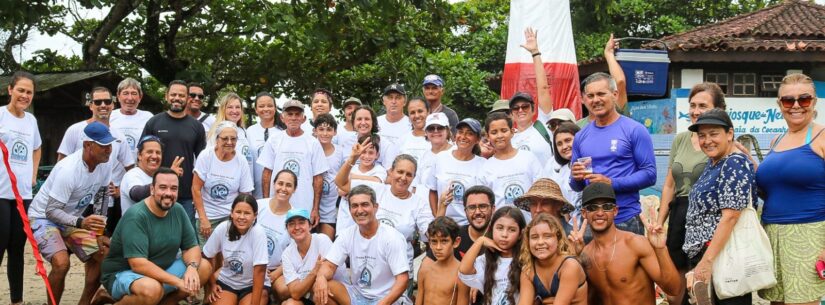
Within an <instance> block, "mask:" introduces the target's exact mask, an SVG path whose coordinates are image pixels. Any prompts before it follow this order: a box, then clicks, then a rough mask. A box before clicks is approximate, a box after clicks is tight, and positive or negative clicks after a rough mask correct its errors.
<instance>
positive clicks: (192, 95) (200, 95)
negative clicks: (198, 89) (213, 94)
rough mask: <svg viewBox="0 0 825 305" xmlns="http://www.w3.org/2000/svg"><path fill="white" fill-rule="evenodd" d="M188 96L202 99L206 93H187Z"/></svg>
mask: <svg viewBox="0 0 825 305" xmlns="http://www.w3.org/2000/svg"><path fill="white" fill-rule="evenodd" d="M189 97H191V98H196V99H199V100H203V99H204V98H206V95H203V94H195V93H189Z"/></svg>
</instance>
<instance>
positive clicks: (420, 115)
mask: <svg viewBox="0 0 825 305" xmlns="http://www.w3.org/2000/svg"><path fill="white" fill-rule="evenodd" d="M428 115H430V104H429V103H427V101H425V100H424V98H422V97H414V98H412V99H410V100H409V101H408V102H407V116H409V117H410V123H412V127H413V130H412V133H410V134H407V135H406V136H405V137H403V138H401V145H400V147H401V148H400V149H399V152H400V153H402V154H408V155H410V156H413V158H415V160H416V161H418V162H419V163H420V162H421V159H422V157H424V153H425V152H427V151H428V150H430V149H432V145H431V144H430V143H429V142H427V135H426V132H425V130H424V128H425V124H426V123H427V116H428Z"/></svg>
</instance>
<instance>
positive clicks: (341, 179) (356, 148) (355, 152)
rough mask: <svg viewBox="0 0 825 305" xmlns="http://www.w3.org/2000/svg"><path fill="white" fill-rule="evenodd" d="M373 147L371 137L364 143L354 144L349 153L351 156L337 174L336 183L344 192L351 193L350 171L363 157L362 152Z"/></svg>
mask: <svg viewBox="0 0 825 305" xmlns="http://www.w3.org/2000/svg"><path fill="white" fill-rule="evenodd" d="M369 147H372V143H370V139H369V138H367V139H365V140H364V142H362V143H355V145H353V146H352V153H351V154H350V155H349V158H347V160H345V161H344V164H342V165H341V169H340V170H339V171H338V174H337V175H335V185H337V186H338V189H339V190H341V191H343V192H344V193H349V189H350V187H351V183H350V182H351V181H350V176H349V175H350V172H352V167H353V166H355V161H356V160H358V158H359V157H361V154H362V153H363V152H364V150H366V149H367V148H369Z"/></svg>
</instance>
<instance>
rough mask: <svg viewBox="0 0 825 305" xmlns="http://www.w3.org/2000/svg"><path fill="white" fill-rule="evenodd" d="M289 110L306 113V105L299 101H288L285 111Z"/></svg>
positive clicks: (285, 104)
mask: <svg viewBox="0 0 825 305" xmlns="http://www.w3.org/2000/svg"><path fill="white" fill-rule="evenodd" d="M289 108H298V109H300V110H301V111H304V104H303V103H301V101H298V100H288V101H286V103H284V111H287V110H289Z"/></svg>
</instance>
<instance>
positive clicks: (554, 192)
mask: <svg viewBox="0 0 825 305" xmlns="http://www.w3.org/2000/svg"><path fill="white" fill-rule="evenodd" d="M531 199H550V200H553V201H556V202H559V203H561V204H562V205H566V204H567V199H565V198H564V195H562V193H561V187H559V184H558V183H556V182H555V181H553V180H551V179H548V178H541V179H538V180H536V182H535V183H533V185H532V186H531V187H530V189H529V190H528V191H527V193H526V194H524V195H521V196H519V197H518V198H516V200H515V204H516V206H517V207H519V208H520V209H522V210H526V211H529V210H530V203H531Z"/></svg>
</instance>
